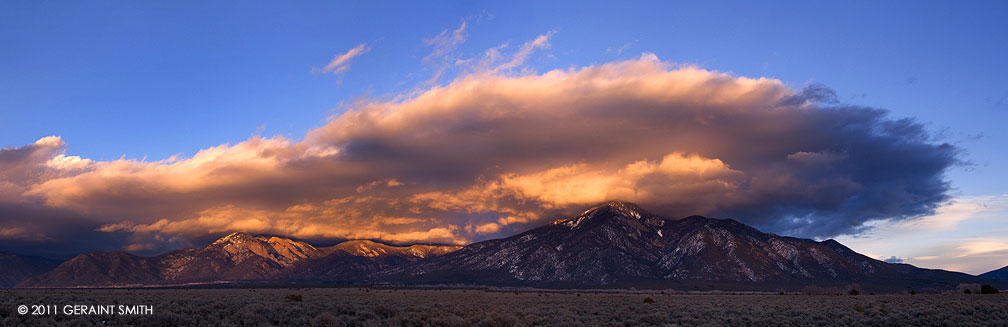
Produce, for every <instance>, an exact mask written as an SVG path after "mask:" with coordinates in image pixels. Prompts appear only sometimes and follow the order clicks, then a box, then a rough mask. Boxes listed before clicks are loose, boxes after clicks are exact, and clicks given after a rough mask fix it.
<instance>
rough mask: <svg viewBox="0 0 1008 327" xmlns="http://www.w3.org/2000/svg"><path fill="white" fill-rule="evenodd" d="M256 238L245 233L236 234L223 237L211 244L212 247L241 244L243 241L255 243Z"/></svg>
mask: <svg viewBox="0 0 1008 327" xmlns="http://www.w3.org/2000/svg"><path fill="white" fill-rule="evenodd" d="M253 240H255V237H254V236H252V235H249V234H248V233H243V232H234V233H231V234H228V235H227V236H224V237H221V238H220V239H218V240H216V241H214V242H213V243H211V245H216V244H224V243H239V242H242V241H253Z"/></svg>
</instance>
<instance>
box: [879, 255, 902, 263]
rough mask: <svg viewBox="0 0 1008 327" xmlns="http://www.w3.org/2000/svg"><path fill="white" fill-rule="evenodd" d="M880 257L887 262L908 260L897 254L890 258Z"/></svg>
mask: <svg viewBox="0 0 1008 327" xmlns="http://www.w3.org/2000/svg"><path fill="white" fill-rule="evenodd" d="M880 259H882V261H885V262H888V263H903V261H905V260H906V259H904V258H900V257H897V256H890V257H889V258H885V257H880Z"/></svg>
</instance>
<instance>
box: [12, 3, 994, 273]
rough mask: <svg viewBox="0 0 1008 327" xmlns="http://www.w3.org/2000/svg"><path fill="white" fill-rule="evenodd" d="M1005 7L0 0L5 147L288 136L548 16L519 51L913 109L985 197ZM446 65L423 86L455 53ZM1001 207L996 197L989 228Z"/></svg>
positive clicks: (187, 148)
mask: <svg viewBox="0 0 1008 327" xmlns="http://www.w3.org/2000/svg"><path fill="white" fill-rule="evenodd" d="M1006 14H1008V4H1005V3H1003V2H996V1H988V2H965V3H963V2H945V3H940V2H926V3H925V2H910V1H891V2H884V3H879V2H868V1H858V2H825V1H821V2H777V1H774V2H766V3H753V2H715V3H711V2H655V3H648V2H640V3H634V4H633V5H622V4H621V3H619V4H618V3H612V2H580V1H578V2H574V1H571V2H549V3H541V2H535V3H532V2H530V3H516V2H436V3H427V2H390V3H371V2H368V3H336V2H293V3H248V2H196V1H175V2H111V1H108V2H75V3H55V2H45V3H40V2H34V1H7V2H3V3H2V4H0V147H20V146H24V145H27V144H32V143H33V142H35V141H36V140H38V139H40V138H42V137H45V136H49V135H57V136H60V137H61V138H62V140H63V141H65V142H66V143H67V150H66V153H67V154H68V155H74V156H81V157H83V158H90V159H93V160H96V161H106V160H115V159H118V158H120V157H125V158H131V159H143V158H146V160H148V161H157V160H162V159H165V158H169V157H170V156H172V155H176V154H181V155H182V156H183V157H191V156H193V155H195V154H196V153H197V151H200V150H201V149H206V148H208V147H212V146H217V145H221V144H225V143H228V144H235V143H239V142H242V141H245V140H247V139H249V137H250V136H252V135H261V136H264V137H273V136H284V137H287V138H289V139H293V140H301V139H303V138H304V135H305V133H306V132H308V131H310V130H312V129H314V128H318V127H321V126H323V125H325V124H326V122H327V118H328V117H331V116H334V115H338V114H339V113H341V112H342V111H343V110H346V108H348V107H349V106H352V104H353V103H354V102H355V101H357V100H359V99H362V98H383V97H393V96H395V95H398V94H402V93H404V92H410V91H411V90H417V89H423V88H425V87H429V86H430V85H431V84H429V83H428V82H427V81H429V80H430V78H431V77H432V76H433V75H434V74H435V73H436V71H437V70H438V68H437V67H438V65H437V64H436V63H432V62H431V61H430V60H425V58H426V57H427V56H428V55H429V54H430V53H431V51H432V49H433V48H432V46H431V45H430V44H428V43H429V42H425V40H430V39H431V38H432V37H435V36H436V35H438V34H439V33H442V32H443V31H447V32H451V31H452V30H455V29H458V28H459V27H460V26H461V24H463V22H465V24H466V28H465V33H466V36H467V37H466V40H465V42H464V43H461V44H459V45H458V48H457V49H455V50H454V51H453V53H452V55H451V56H448V58H450V59H462V58H470V57H477V56H479V55H480V54H482V53H484V51H486V50H487V49H491V48H494V47H496V46H499V45H501V44H504V43H507V44H509V46H510V48H512V49H514V48H516V47H518V46H519V45H521V44H523V43H524V42H527V41H529V40H533V39H535V38H536V37H537V36H540V35H543V34H546V33H551V32H552V34H551V38H550V42H549V47H548V49H544V50H542V51H540V52H539V53H538V54H536V55H535V56H532V57H530V58H529V59H528V60H527V61H526V62H525V63H524V64H525V66H526V67H527V68H528V69H532V70H536V71H540V72H542V71H546V70H549V69H556V68H559V69H566V68H570V67H582V66H589V65H602V64H605V63H608V62H613V61H619V60H628V59H633V58H638V57H640V56H641V54H642V53H653V54H655V55H656V56H657V57H658V58H660V59H661V60H662V61H666V62H672V63H687V64H695V65H696V66H699V67H700V68H703V69H707V70H714V71H721V72H728V73H730V74H733V75H737V76H745V77H752V78H757V77H768V78H775V79H780V80H782V81H783V82H785V83H786V84H788V85H790V86H792V87H794V88H795V89H800V88H802V87H804V86H807V85H809V84H813V83H821V84H824V85H826V86H828V87H830V88H832V89H833V90H835V91H836V93H837V95H838V98H839V100H840V101H841V102H842V103H845V104H851V105H862V106H870V107H875V108H883V109H887V110H890V111H891V115H892V116H893V117H894V118H902V117H911V118H916V119H918V120H919V121H921V122H923V123H924V124H926V126H927V127H928V128H929V130H931V131H933V132H936V133H937V134H938V136H939V138H940V140H941V141H942V142H949V143H952V144H954V145H956V146H958V147H960V148H961V149H963V150H965V154H964V155H963V156H961V159H965V160H966V161H968V164H964V165H960V166H955V167H953V168H951V169H950V170H949V171H948V179H949V180H950V181H951V183H952V187H953V189H952V191H951V194H952V195H953V196H956V197H964V198H969V199H973V200H976V199H995V200H996V199H998V197H999V196H1002V195H1003V194H1008V188H1006V187H1005V185H1006V184H1005V182H1006V181H1008V172H1006V171H1005V170H1004V169H1002V167H1005V165H1008V154H1006V153H1005V151H1004V149H1005V148H1006V145H1008V132H1006V131H1005V130H1004V128H1003V127H1004V126H1005V123H1004V122H1005V121H1008V77H1006V76H1008V63H1006V61H1005V60H1004V59H1003V58H1005V57H1008V33H1004V31H1008V20H1005V19H1004V17H1005V16H1006ZM361 44H364V45H365V46H366V47H367V49H368V51H367V52H366V53H363V54H361V55H359V56H356V57H354V58H352V59H351V60H350V61H349V63H348V65H347V69H346V71H343V72H341V73H339V74H325V73H319V72H318V71H317V70H318V69H319V68H321V67H324V66H325V65H326V64H327V63H329V62H330V60H332V59H333V58H334V57H335V56H338V55H339V54H342V53H345V52H346V51H347V50H349V49H351V48H354V47H356V46H358V45H361ZM447 73H448V75H446V76H443V77H442V78H441V79H439V80H438V81H436V82H435V85H443V84H445V83H448V82H450V81H451V79H452V78H453V77H454V74H455V73H458V70H455V69H450V70H448V72H447ZM976 201H981V202H982V200H976ZM994 203H1001V202H999V201H994ZM1006 211H1008V209H1006ZM1004 213H1005V211H1001V214H1000V216H998V214H994V215H995V217H1000V218H997V219H994V223H995V224H997V226H1000V228H1005V227H1008V224H1006V223H1005V222H1004V220H1006V219H1005V216H1004ZM988 215H990V213H988ZM964 228H966V227H964ZM971 228H976V229H978V230H979V229H981V227H971ZM848 242H855V243H856V242H867V240H865V238H863V237H862V238H851V239H850V240H849V241H848ZM866 244H867V243H866ZM865 246H866V247H867V246H868V245H865ZM880 247H884V246H880ZM855 249H858V248H857V247H855ZM866 251H867V250H866ZM871 252H873V254H874V253H875V252H879V253H878V255H879V256H886V257H888V256H890V255H893V256H898V257H907V258H909V257H912V256H924V255H916V254H913V253H910V252H913V251H911V250H906V251H904V252H905V253H881V250H879V249H876V248H872V250H871ZM999 258H1005V257H1004V256H1002V257H999ZM1003 264H1008V262H1003V263H1002V265H1003ZM971 269H972V268H971ZM976 269H979V268H976Z"/></svg>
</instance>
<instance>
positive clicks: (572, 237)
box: [17, 201, 1004, 292]
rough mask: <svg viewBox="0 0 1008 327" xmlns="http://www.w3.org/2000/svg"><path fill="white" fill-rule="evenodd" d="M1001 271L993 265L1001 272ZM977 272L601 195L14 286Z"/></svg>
mask: <svg viewBox="0 0 1008 327" xmlns="http://www.w3.org/2000/svg"><path fill="white" fill-rule="evenodd" d="M1002 270H1004V269H1002ZM984 281H987V279H982V278H980V277H977V276H972V275H968V274H964V273H958V272H950V271H945V270H937V269H922V268H917V267H914V266H911V265H908V264H899V263H886V262H883V261H879V260H876V259H872V258H870V257H867V256H864V255H861V254H859V253H857V252H854V251H853V250H851V249H849V248H847V247H846V246H844V245H842V244H840V243H838V242H837V241H834V240H826V241H821V242H819V241H814V240H809V239H800V238H793V237H786V236H779V235H775V234H769V233H762V232H760V231H758V230H756V229H754V228H752V227H749V226H746V225H744V224H742V223H740V222H738V221H735V220H732V219H712V218H706V217H701V216H691V217H686V218H682V219H669V218H663V217H659V216H657V215H654V214H651V213H649V212H647V211H645V210H643V209H641V208H640V207H638V206H637V205H634V204H632V203H627V202H619V201H611V202H606V203H603V204H601V205H598V206H596V207H593V208H591V209H589V210H587V211H585V212H583V213H581V214H580V215H577V216H574V217H569V218H562V219H557V220H555V221H553V222H551V223H550V224H548V225H546V226H541V227H538V228H535V229H532V230H529V231H526V232H524V233H521V234H518V235H514V236H511V237H508V238H503V239H495V240H489V241H483V242H478V243H473V244H470V245H468V246H465V247H458V246H435V245H413V246H391V245H385V244H381V243H376V242H372V241H362V240H357V241H347V242H343V243H340V244H337V245H335V246H331V247H321V248H316V247H314V246H312V245H310V244H307V243H304V242H299V241H294V240H290V239H286V238H281V237H265V236H251V235H248V234H244V233H233V234H231V235H228V236H225V237H223V238H221V239H219V240H217V241H215V242H214V243H212V244H210V245H208V246H206V247H204V248H199V249H183V250H177V251H172V252H168V253H165V254H162V255H159V256H155V257H138V256H134V255H131V254H128V253H124V252H112V253H106V252H94V253H90V254H84V255H80V256H77V257H75V258H73V259H71V260H68V261H66V262H64V263H62V264H60V265H59V266H58V267H56V268H55V269H52V270H51V271H49V272H46V273H43V274H40V275H37V276H34V277H31V278H27V279H25V280H24V281H22V282H20V283H19V284H17V286H18V287H129V286H164V285H191V284H207V283H239V284H246V283H247V284H256V283H268V284H312V285H318V284H329V285H332V284H379V285H445V284H449V285H484V286H531V287H559V288H600V287H602V288H610V287H611V288H625V287H639V288H674V289H682V290H713V289H720V290H777V289H788V290H801V289H803V288H805V287H809V286H819V287H844V286H847V285H850V284H858V285H859V286H861V287H863V288H864V289H866V290H872V291H877V292H900V291H908V290H917V291H943V290H950V289H953V288H955V286H956V285H957V284H959V283H978V282H984Z"/></svg>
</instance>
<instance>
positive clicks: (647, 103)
mask: <svg viewBox="0 0 1008 327" xmlns="http://www.w3.org/2000/svg"><path fill="white" fill-rule="evenodd" d="M464 27H465V23H463V24H462V26H460V27H459V29H456V30H454V31H464ZM442 34H444V35H445V36H446V37H448V35H454V32H451V33H442ZM552 35H553V33H552V32H551V33H546V34H543V35H541V36H539V37H537V38H535V39H534V40H532V41H529V42H526V43H524V44H523V45H522V46H520V47H519V48H518V49H517V51H516V52H515V53H513V54H511V55H507V56H505V55H502V54H501V53H502V52H497V53H498V54H501V55H492V56H490V57H492V58H490V57H487V59H489V60H487V61H484V62H483V64H485V65H487V66H486V67H485V68H486V69H483V70H474V71H472V72H470V73H468V74H464V75H462V76H459V77H457V78H455V79H454V80H453V81H452V82H450V83H448V84H446V85H438V86H431V87H429V88H427V89H424V90H423V91H422V92H417V93H410V94H409V95H404V96H398V97H389V98H381V99H365V100H363V101H360V102H357V103H355V104H353V105H352V106H351V107H350V108H349V109H348V110H347V111H346V112H343V113H341V114H338V115H336V116H333V117H331V118H330V119H329V120H328V122H327V123H326V124H325V125H324V126H322V127H320V128H317V129H315V130H312V131H309V132H308V133H307V134H306V135H305V137H304V139H303V140H300V141H297V140H291V139H286V138H283V137H272V138H264V137H259V136H256V137H252V138H250V139H248V140H246V141H244V142H240V143H236V144H223V145H218V146H214V147H209V148H206V149H204V150H202V151H199V152H198V153H197V154H196V155H194V156H192V157H189V158H181V157H175V158H169V159H165V160H161V161H154V162H147V161H137V160H129V159H120V160H113V161H93V160H88V159H84V158H78V157H68V156H66V155H65V154H64V153H63V152H64V151H65V150H64V147H65V145H64V144H63V142H62V140H60V139H58V138H55V139H46V141H43V140H40V141H39V142H36V144H31V145H27V146H24V147H21V148H8V149H4V150H3V151H2V152H0V165H4V167H13V168H11V169H12V170H9V171H8V170H4V171H5V172H6V173H5V175H3V179H2V180H0V182H3V183H8V184H13V185H15V186H16V188H14V191H6V193H4V194H3V195H2V196H4V197H5V198H6V199H8V200H9V201H14V202H17V203H30V204H31V205H32V206H33V208H41V209H46V210H60V211H61V212H63V213H67V214H72V215H74V216H75V217H77V218H74V219H76V221H78V222H81V223H83V224H85V225H88V226H90V228H89V229H87V230H89V231H90V232H93V233H99V234H105V235H109V236H108V237H109V238H110V239H116V237H118V239H123V238H125V239H128V242H126V243H122V244H121V246H122V247H124V248H125V247H129V248H131V249H149V248H152V247H151V246H148V245H147V244H162V245H164V244H168V245H165V246H171V244H185V242H187V240H189V241H191V240H194V239H201V238H206V237H212V236H215V235H220V234H223V233H227V232H231V231H237V230H240V231H247V232H255V233H269V234H278V235H286V236H293V237H299V238H303V239H309V240H311V239H318V240H332V239H347V238H368V239H378V240H383V241H388V242H405V243H409V242H440V243H453V244H463V243H466V242H471V241H477V240H482V239H487V238H492V237H499V236H504V235H510V234H511V233H514V232H516V231H520V230H523V229H526V228H529V227H531V226H536V225H538V224H541V223H543V222H545V221H548V220H550V219H553V218H557V217H558V216H559V215H566V214H571V213H575V212H578V211H581V210H583V209H584V207H586V206H590V205H593V204H596V203H598V202H601V201H604V200H607V199H614V198H618V199H622V200H629V201H635V202H638V203H639V204H641V205H642V206H643V207H645V208H648V209H651V210H653V211H655V212H656V213H659V214H662V215H665V216H668V217H684V216H688V215H692V214H703V215H709V216H715V217H726V218H727V217H731V218H736V219H738V220H741V221H743V222H745V223H748V224H752V225H755V226H757V227H759V228H761V229H763V230H765V231H770V232H776V233H779V234H786V235H795V236H805V237H812V236H816V237H828V236H834V235H840V234H850V233H859V232H862V231H864V230H866V229H867V228H869V227H870V222H873V221H878V220H882V219H886V220H889V221H907V220H909V219H913V218H915V217H919V216H921V215H927V214H930V213H932V212H934V210H935V209H936V208H938V207H939V206H940V205H941V204H943V203H945V202H946V201H947V200H948V196H947V192H948V191H949V185H948V182H947V181H946V180H945V179H944V173H945V172H946V170H947V169H948V168H949V167H951V166H953V165H955V164H956V163H957V155H958V149H956V148H955V147H953V146H951V145H948V144H943V143H938V142H935V141H934V140H933V139H932V138H931V136H930V134H929V133H928V131H927V130H925V128H924V127H923V125H921V124H920V123H917V122H916V121H914V120H912V119H892V118H889V116H888V114H887V112H886V111H884V110H881V109H875V108H868V107H857V106H844V105H839V104H836V103H831V102H830V101H823V99H829V96H828V95H829V94H830V92H832V91H827V90H824V89H821V88H819V86H814V87H812V89H811V90H810V89H808V88H807V89H805V90H796V89H793V88H791V87H789V86H787V85H786V84H784V83H783V82H781V81H779V80H775V79H768V78H747V77H741V76H734V75H731V74H727V73H722V72H717V71H711V70H705V69H701V68H697V67H694V66H688V65H676V64H671V63H667V62H663V61H661V60H659V59H658V58H657V57H656V56H655V55H653V54H643V55H641V56H640V57H639V58H636V59H632V60H625V61H616V62H610V63H605V64H602V65H597V66H587V67H579V68H569V69H564V70H551V71H547V72H543V73H538V72H534V71H531V70H529V69H527V68H523V65H524V62H525V61H526V60H527V58H528V57H529V55H530V54H531V53H532V52H534V51H536V50H540V49H545V48H547V47H548V46H549V40H550V38H551V36H552ZM451 40H456V38H454V36H452V38H451ZM356 49H361V50H357V51H356V52H355V51H354V50H351V51H350V52H347V54H344V55H341V56H337V58H336V59H334V61H333V63H334V64H330V65H329V66H327V67H331V68H330V69H328V71H337V70H338V69H340V68H339V67H345V66H344V64H345V63H346V62H347V61H348V60H349V59H350V58H352V57H353V56H355V55H358V54H359V53H361V52H362V51H366V47H365V46H364V45H362V46H359V47H358V48H356ZM502 49H503V47H502ZM341 58H345V59H341ZM519 68H521V69H519ZM824 94H825V95H824ZM388 99H392V100H388ZM796 99H802V100H800V101H799V100H796ZM61 155H62V157H60V156H61ZM41 209H40V210H41ZM2 219H3V220H4V221H3V223H5V224H8V225H5V226H12V227H20V226H22V225H25V226H27V223H26V221H27V220H24V219H15V218H10V216H5V217H4V218H2ZM866 223H868V225H866ZM7 228H11V227H7ZM25 228H26V230H28V229H27V228H28V227H25ZM63 233H71V232H69V231H63ZM54 235H55V234H52V233H50V234H49V235H47V236H54ZM122 235H127V236H129V237H123V236H122ZM63 236H65V235H63ZM113 236H115V237H113ZM130 244H132V245H130Z"/></svg>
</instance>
